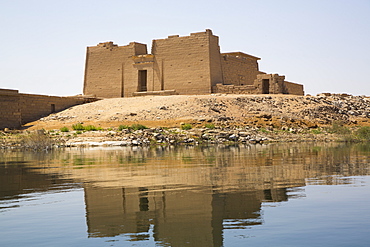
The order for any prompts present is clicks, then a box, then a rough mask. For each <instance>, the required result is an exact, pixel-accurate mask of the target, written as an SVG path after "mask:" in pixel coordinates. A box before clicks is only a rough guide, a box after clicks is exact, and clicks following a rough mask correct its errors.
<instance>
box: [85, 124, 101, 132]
mask: <svg viewBox="0 0 370 247" xmlns="http://www.w3.org/2000/svg"><path fill="white" fill-rule="evenodd" d="M84 130H87V131H96V130H98V129H97V128H96V127H95V126H94V125H87V126H85V127H84Z"/></svg>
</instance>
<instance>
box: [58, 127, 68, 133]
mask: <svg viewBox="0 0 370 247" xmlns="http://www.w3.org/2000/svg"><path fill="white" fill-rule="evenodd" d="M60 131H61V132H69V129H68V128H67V127H65V126H64V127H62V128H60Z"/></svg>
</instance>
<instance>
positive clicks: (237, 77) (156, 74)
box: [84, 29, 303, 98]
mask: <svg viewBox="0 0 370 247" xmlns="http://www.w3.org/2000/svg"><path fill="white" fill-rule="evenodd" d="M258 60H260V58H258V57H254V56H251V55H248V54H245V53H243V52H231V53H222V54H221V53H220V46H219V38H218V37H217V36H215V35H213V34H212V31H211V30H209V29H207V30H206V31H205V32H199V33H191V34H190V35H189V36H184V37H180V36H179V35H172V36H168V37H167V38H164V39H156V40H153V42H152V50H151V54H147V48H146V45H145V44H140V43H136V42H132V43H130V44H129V45H127V46H117V45H115V44H113V42H105V43H100V44H98V45H97V46H93V47H88V48H87V54H86V69H85V81H84V94H85V95H92V96H97V97H103V98H113V97H132V96H137V95H145V94H153V93H152V92H159V91H173V92H174V94H209V93H212V92H216V91H215V90H218V91H220V90H221V91H222V90H226V91H230V90H231V91H233V92H234V91H240V92H249V91H250V90H255V89H248V87H245V88H239V89H236V88H233V89H232V87H223V88H222V89H221V87H220V86H217V85H216V84H225V85H234V86H247V85H254V86H256V87H257V89H256V90H257V91H256V92H254V93H266V94H267V93H274V94H276V93H293V94H301V93H302V92H303V86H302V88H300V87H298V86H296V85H295V84H290V83H287V84H286V85H285V84H284V78H283V77H281V76H280V77H279V76H278V75H277V76H278V77H276V78H275V76H272V75H271V76H270V75H268V76H267V77H266V78H258V76H259V75H263V74H265V73H264V72H261V71H259V68H258ZM255 80H257V82H256V81H255ZM266 81H268V83H266ZM156 94H157V93H156Z"/></svg>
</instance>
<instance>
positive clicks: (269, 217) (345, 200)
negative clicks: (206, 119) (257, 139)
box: [0, 144, 370, 247]
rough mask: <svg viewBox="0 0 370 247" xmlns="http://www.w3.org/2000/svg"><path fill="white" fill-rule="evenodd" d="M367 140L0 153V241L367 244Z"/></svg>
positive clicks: (7, 243)
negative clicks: (359, 142)
mask: <svg viewBox="0 0 370 247" xmlns="http://www.w3.org/2000/svg"><path fill="white" fill-rule="evenodd" d="M369 175H370V145H369V144H368V145H364V144H356V145H344V144H305V145H301V144H290V145H282V144H274V145H256V146H207V147H170V148H168V147H156V148H140V147H136V148H135V147H134V148H132V147H125V148H115V149H109V148H105V149H103V148H91V149H67V150H57V151H54V152H50V153H34V152H0V246H38V247H39V246H336V247H337V246H370V176H369Z"/></svg>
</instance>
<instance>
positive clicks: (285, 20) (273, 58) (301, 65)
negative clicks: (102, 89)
mask: <svg viewBox="0 0 370 247" xmlns="http://www.w3.org/2000/svg"><path fill="white" fill-rule="evenodd" d="M207 28H208V29H212V31H213V33H214V34H215V35H218V36H219V37H220V46H221V51H222V52H231V51H242V52H245V53H248V54H251V55H254V56H257V57H260V58H262V60H260V62H259V64H260V70H261V71H264V72H267V73H279V74H280V75H285V76H286V80H288V81H292V82H297V83H302V84H304V86H305V91H306V93H309V94H317V93H320V92H336V93H344V92H345V93H351V94H354V95H370V76H369V75H368V73H369V72H370V48H369V46H370V0H310V1H307V0H306V1H303V0H253V1H251V0H227V1H209V0H207V1H202V0H198V1H194V0H187V1H174V0H172V1H165V0H153V1H145V0H142V1H133V0H130V1H125V0H120V1H119V0H111V1H102V0H101V1H95V0H90V1H87V0H59V1H56V0H0V35H1V36H0V58H1V59H0V88H9V89H18V90H19V91H20V92H23V93H37V94H50V95H75V94H80V93H82V84H83V74H84V66H85V53H86V47H87V46H93V45H96V44H97V43H99V42H104V41H113V42H114V43H116V44H118V45H127V44H128V43H129V42H132V41H137V42H141V43H146V44H147V45H148V48H149V49H150V45H151V41H152V39H159V38H165V37H167V36H168V35H174V34H179V35H181V36H185V35H189V34H190V33H191V32H200V31H204V30H205V29H207ZM149 52H150V50H149Z"/></svg>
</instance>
